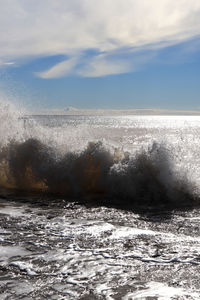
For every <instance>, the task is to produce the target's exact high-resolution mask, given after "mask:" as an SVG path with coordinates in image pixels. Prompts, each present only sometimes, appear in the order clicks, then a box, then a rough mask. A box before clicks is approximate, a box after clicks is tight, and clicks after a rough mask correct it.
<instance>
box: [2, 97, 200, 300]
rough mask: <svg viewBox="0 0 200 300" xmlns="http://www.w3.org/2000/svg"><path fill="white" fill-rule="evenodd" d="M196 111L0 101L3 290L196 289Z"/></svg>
mask: <svg viewBox="0 0 200 300" xmlns="http://www.w3.org/2000/svg"><path fill="white" fill-rule="evenodd" d="M199 204H200V116H187V115H181V116H180V115H178V116H176V115H173V116H160V115H158V116H150V115H122V116H120V115H119V116H111V115H104V116H94V115H93V116H90V115H30V114H27V113H24V112H23V113H22V112H20V110H17V109H16V107H14V106H13V105H11V104H10V103H7V102H5V101H4V102H0V299H2V300H9V299H24V300H28V299H38V300H39V299H56V300H57V299H63V300H64V299H69V300H73V299H82V300H90V299H91V300H97V299H106V300H113V299H116V300H117V299H122V300H132V299H133V300H135V299H136V300H137V299H146V300H157V299H173V300H175V299H181V300H182V299H188V300H190V299H200V272H199V270H200V209H199Z"/></svg>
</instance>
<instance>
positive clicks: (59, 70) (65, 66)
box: [36, 57, 77, 79]
mask: <svg viewBox="0 0 200 300" xmlns="http://www.w3.org/2000/svg"><path fill="white" fill-rule="evenodd" d="M76 61H77V59H76V58H74V57H73V58H71V59H68V60H65V61H62V62H60V63H58V64H56V65H55V66H54V67H52V68H50V69H49V70H47V71H44V72H39V73H36V75H37V76H38V77H40V78H44V79H49V78H58V77H62V76H65V75H68V74H69V73H70V72H71V71H72V70H73V67H74V66H75V65H76Z"/></svg>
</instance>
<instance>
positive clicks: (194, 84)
mask: <svg viewBox="0 0 200 300" xmlns="http://www.w3.org/2000/svg"><path fill="white" fill-rule="evenodd" d="M0 7H1V9H0V95H4V97H5V96H7V97H9V98H10V99H11V98H12V99H15V98H16V99H18V100H19V101H22V102H23V103H24V104H25V105H27V106H30V107H31V109H33V110H34V109H55V108H66V107H77V108H81V109H134V108H163V109H185V110H200V1H199V0H176V1H174V0H101V1H98V0H57V1H55V0H43V1H41V0H28V1H27V0H0ZM2 97H3V96H2Z"/></svg>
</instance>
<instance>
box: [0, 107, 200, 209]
mask: <svg viewBox="0 0 200 300" xmlns="http://www.w3.org/2000/svg"><path fill="white" fill-rule="evenodd" d="M0 104H1V105H0V107H1V109H0V115H1V120H2V122H1V132H0V133H1V136H0V188H1V190H5V189H7V190H13V191H14V190H15V191H18V193H19V191H20V192H21V193H23V192H26V193H32V192H33V191H34V192H37V193H39V194H43V193H48V194H54V195H57V196H62V197H70V198H74V197H75V198H76V199H83V198H84V197H86V196H87V197H88V196H89V197H90V198H91V199H92V198H93V199H96V197H98V198H99V199H101V201H102V203H107V204H112V205H121V206H132V205H135V204H142V205H143V204H157V203H159V204H170V205H172V206H176V205H177V206H180V205H185V203H187V204H189V203H190V204H194V202H195V204H197V203H198V193H197V188H196V186H195V184H194V183H192V182H191V181H190V180H188V179H187V176H186V175H185V172H184V171H182V172H181V171H180V169H179V170H177V168H176V166H175V164H174V161H173V155H171V153H170V150H169V149H170V148H168V147H167V146H166V144H165V143H159V142H153V143H151V144H150V145H149V146H148V147H146V148H144V147H143V145H142V144H141V145H140V147H139V143H137V151H130V153H128V152H127V151H124V150H123V147H114V148H113V147H108V142H107V143H103V142H102V141H88V143H87V144H86V146H84V144H82V147H80V148H79V150H78V151H75V150H74V149H73V145H72V139H69V142H68V135H67V134H66V132H65V136H64V137H65V138H64V141H63V136H62V129H63V128H62V127H61V126H60V127H59V132H60V133H61V136H62V141H61V143H60V139H59V138H58V140H56V138H55V135H52V134H51V133H52V131H51V130H52V128H49V127H48V126H42V125H41V124H38V123H37V122H36V121H35V120H34V118H30V117H24V116H23V115H20V114H19V113H18V112H17V110H16V109H15V108H14V107H13V106H11V105H8V104H6V103H5V102H0ZM65 127H66V126H65ZM91 140H92V137H91ZM78 142H79V143H80V141H78ZM59 145H60V147H59ZM63 145H64V147H63ZM129 148H130V147H129ZM139 148H140V149H139Z"/></svg>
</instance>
